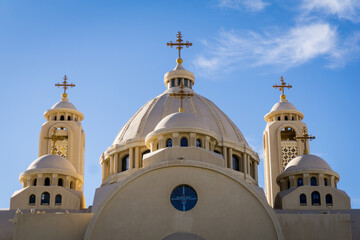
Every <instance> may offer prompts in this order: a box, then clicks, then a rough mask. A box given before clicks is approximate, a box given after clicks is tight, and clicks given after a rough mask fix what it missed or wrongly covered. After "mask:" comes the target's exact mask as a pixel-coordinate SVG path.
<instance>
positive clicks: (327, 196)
mask: <svg viewBox="0 0 360 240" xmlns="http://www.w3.org/2000/svg"><path fill="white" fill-rule="evenodd" d="M325 199H326V205H327V206H332V205H333V199H332V196H331V194H326V196H325Z"/></svg>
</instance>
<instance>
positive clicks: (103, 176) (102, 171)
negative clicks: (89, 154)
mask: <svg viewBox="0 0 360 240" xmlns="http://www.w3.org/2000/svg"><path fill="white" fill-rule="evenodd" d="M104 180H105V162H104V161H103V162H102V163H101V181H102V182H103V181H104Z"/></svg>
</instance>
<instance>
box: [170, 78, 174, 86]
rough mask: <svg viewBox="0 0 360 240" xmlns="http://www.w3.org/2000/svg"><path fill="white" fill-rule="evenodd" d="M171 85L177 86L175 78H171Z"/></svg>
mask: <svg viewBox="0 0 360 240" xmlns="http://www.w3.org/2000/svg"><path fill="white" fill-rule="evenodd" d="M170 86H171V87H175V78H173V79H171V85H170Z"/></svg>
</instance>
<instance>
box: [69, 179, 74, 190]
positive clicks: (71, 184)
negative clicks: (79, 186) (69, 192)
mask: <svg viewBox="0 0 360 240" xmlns="http://www.w3.org/2000/svg"><path fill="white" fill-rule="evenodd" d="M70 189H74V182H73V181H71V182H70Z"/></svg>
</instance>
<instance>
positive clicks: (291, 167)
mask: <svg viewBox="0 0 360 240" xmlns="http://www.w3.org/2000/svg"><path fill="white" fill-rule="evenodd" d="M300 170H329V171H333V170H332V169H331V167H330V166H329V164H328V163H327V162H326V161H325V160H324V159H322V158H321V157H318V156H316V155H312V154H305V155H301V156H297V157H296V158H294V159H293V160H291V161H290V162H289V163H288V165H287V166H286V168H285V170H284V172H283V173H287V172H292V171H300Z"/></svg>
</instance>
